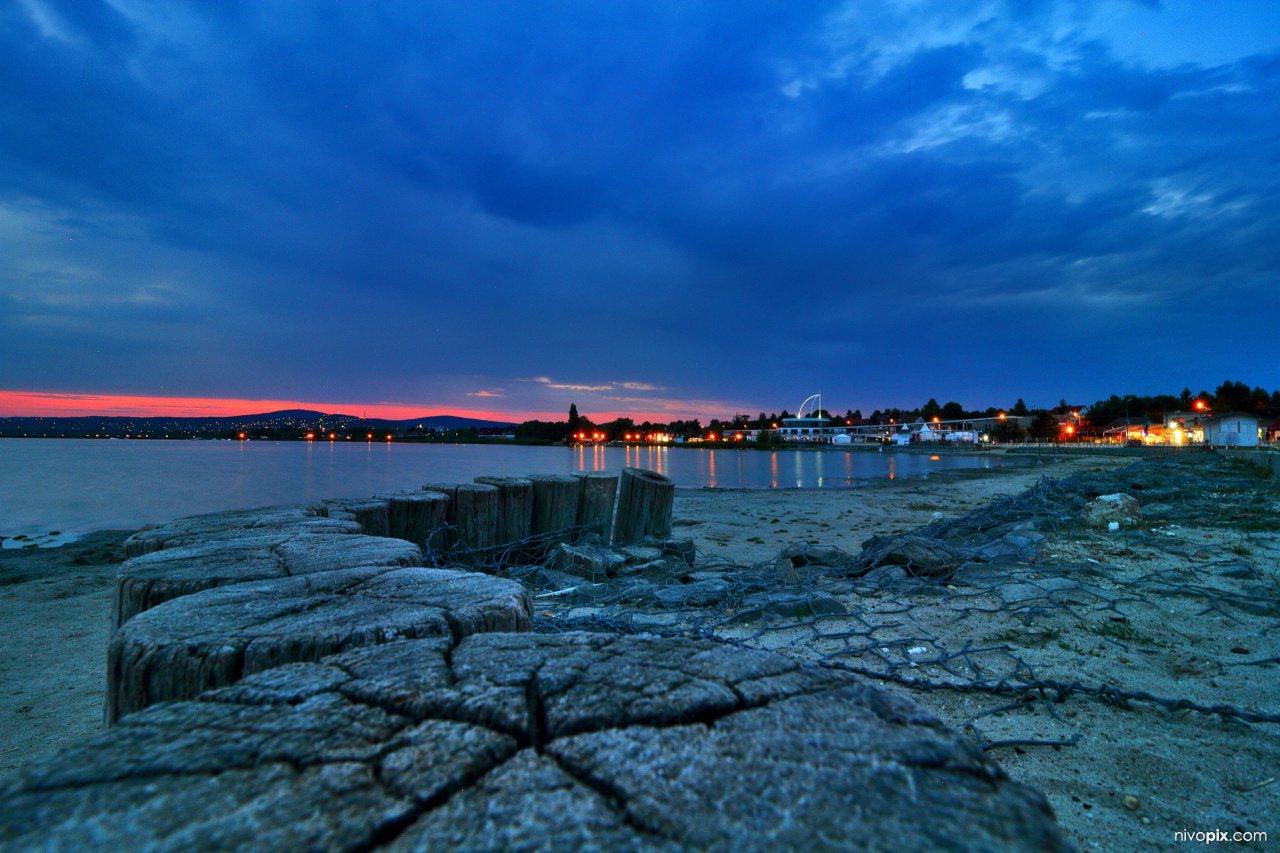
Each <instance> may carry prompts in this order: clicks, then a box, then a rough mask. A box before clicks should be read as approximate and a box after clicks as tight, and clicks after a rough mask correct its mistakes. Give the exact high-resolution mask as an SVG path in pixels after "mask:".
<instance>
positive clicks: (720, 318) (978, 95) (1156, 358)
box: [0, 0, 1280, 417]
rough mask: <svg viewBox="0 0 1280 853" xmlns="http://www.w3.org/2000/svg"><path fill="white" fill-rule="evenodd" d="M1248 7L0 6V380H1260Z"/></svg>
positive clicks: (220, 393) (785, 391)
mask: <svg viewBox="0 0 1280 853" xmlns="http://www.w3.org/2000/svg"><path fill="white" fill-rule="evenodd" d="M1277 128H1280V11H1278V10H1277V8H1276V6H1275V4H1273V3H1267V2H1237V3H1222V4H1213V7H1212V8H1207V7H1204V5H1203V4H1199V3H1194V2H1173V0H1169V1H1168V2H1164V3H1154V2H1152V3H1137V2H1123V1H1122V0H1116V2H1086V1H1085V0H1076V2H1043V3H1027V2H1020V1H1019V0H1004V2H997V0H985V1H984V2H978V0H974V1H973V2H970V1H969V0H939V2H916V0H896V2H884V3H866V2H849V3H844V4H841V3H787V4H778V3H772V2H770V3H763V2H761V3H714V4H686V3H677V4H650V3H621V2H620V3H607V4H599V3H514V2H468V3H429V4H424V3H403V4H397V3H380V4H372V5H370V4H342V3H323V4H320V3H309V4H304V3H284V2H281V3H270V2H253V3H231V2H225V3H222V2H220V3H211V4H159V3H148V2H138V0H111V2H102V3H99V2H92V0H67V2H52V0H21V2H18V3H16V4H8V5H7V6H5V7H3V9H2V10H0V389H8V390H23V391H40V392H64V393H81V394H114V395H139V396H172V397H182V398H197V397H211V398H212V397H216V398H228V397H235V398H255V399H281V400H309V401H319V402H332V403H334V404H360V403H376V402H393V403H398V404H403V405H405V406H409V407H413V408H415V409H420V410H421V411H423V412H428V413H429V412H432V411H444V410H447V409H466V410H470V411H488V412H493V413H497V414H508V415H512V416H517V417H518V416H521V415H525V414H529V413H537V412H560V411H562V410H567V408H568V403H569V402H570V401H575V402H576V403H577V404H578V406H579V408H580V409H581V410H582V411H583V412H584V413H589V412H601V413H606V412H636V413H642V414H650V413H670V414H671V416H677V415H679V416H682V417H683V416H688V415H701V416H707V415H723V414H729V413H732V411H734V410H740V411H746V412H751V413H754V412H755V411H758V410H759V409H762V408H763V409H767V410H777V409H781V408H782V407H784V406H790V407H794V406H795V405H796V404H797V403H798V402H799V401H800V400H801V399H803V398H804V397H806V396H808V394H809V393H812V392H814V391H818V390H821V391H822V392H823V395H824V400H826V401H830V404H831V405H832V406H837V407H839V408H840V409H843V408H845V407H846V406H848V407H853V408H857V407H861V408H863V409H866V410H868V411H869V410H870V409H871V408H876V407H884V406H890V405H908V406H914V405H918V404H920V403H921V402H923V400H924V399H926V398H928V397H937V398H939V399H958V400H961V401H962V402H963V403H965V404H966V405H972V406H977V405H983V406H986V405H1007V404H1008V403H1011V402H1012V400H1013V399H1014V398H1016V397H1019V396H1021V397H1025V398H1026V399H1027V401H1028V402H1029V403H1032V404H1033V405H1034V404H1054V403H1056V402H1057V400H1058V398H1059V397H1068V398H1071V399H1072V400H1073V401H1088V400H1092V399H1095V398H1097V397H1098V396H1103V395H1107V394H1111V393H1125V392H1130V391H1132V392H1156V391H1168V390H1173V391H1175V392H1176V391H1177V390H1180V389H1181V388H1182V387H1183V386H1188V385H1189V386H1192V388H1193V389H1195V388H1199V387H1212V386H1214V385H1216V384H1217V383H1218V382H1220V381H1221V380H1222V379H1223V378H1226V377H1232V378H1240V379H1243V380H1244V381H1246V382H1249V383H1250V384H1261V385H1265V386H1267V387H1274V386H1276V385H1278V384H1280V373H1278V371H1280V366H1278V365H1280V204H1278V202H1280V133H1278V132H1277Z"/></svg>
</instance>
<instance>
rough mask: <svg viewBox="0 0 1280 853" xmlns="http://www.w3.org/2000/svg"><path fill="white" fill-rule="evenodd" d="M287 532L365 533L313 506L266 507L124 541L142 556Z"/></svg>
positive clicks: (147, 530)
mask: <svg viewBox="0 0 1280 853" xmlns="http://www.w3.org/2000/svg"><path fill="white" fill-rule="evenodd" d="M284 532H288V533H319V534H339V535H341V534H354V533H362V532H364V531H362V529H361V527H360V525H359V523H357V522H356V521H354V520H350V519H337V518H327V517H325V516H323V515H321V514H320V513H319V511H318V510H317V508H316V507H314V506H310V505H304V506H265V507H255V508H253V509H238V510H232V511H229V512H211V513H206V514H204V515H192V516H187V517H186V518H175V519H174V520H173V521H169V522H166V523H164V524H160V525H156V526H154V527H144V528H143V529H142V530H139V531H138V532H137V533H135V534H133V535H132V536H130V537H129V538H128V539H126V540H125V543H124V551H125V556H126V557H141V556H142V555H143V554H150V553H153V552H155V551H161V550H163V549H165V548H177V547H179V546H182V545H198V544H202V543H209V542H215V541H219V540H225V539H236V538H239V537H242V536H245V535H246V534H253V533H284Z"/></svg>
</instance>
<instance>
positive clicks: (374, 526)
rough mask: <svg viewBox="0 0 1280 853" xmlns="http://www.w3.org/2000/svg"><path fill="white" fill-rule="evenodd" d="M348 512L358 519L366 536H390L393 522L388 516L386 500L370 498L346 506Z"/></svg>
mask: <svg viewBox="0 0 1280 853" xmlns="http://www.w3.org/2000/svg"><path fill="white" fill-rule="evenodd" d="M344 506H345V507H346V509H347V511H348V512H350V513H351V514H352V515H354V516H355V517H356V521H357V522H359V524H360V529H361V530H362V531H364V533H365V535H366V536H389V535H390V533H391V529H390V528H391V520H390V518H389V517H388V514H387V499H386V498H381V499H379V498H370V499H369V500H363V501H353V502H352V503H349V504H344Z"/></svg>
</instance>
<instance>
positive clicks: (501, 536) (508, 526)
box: [476, 477, 533, 545]
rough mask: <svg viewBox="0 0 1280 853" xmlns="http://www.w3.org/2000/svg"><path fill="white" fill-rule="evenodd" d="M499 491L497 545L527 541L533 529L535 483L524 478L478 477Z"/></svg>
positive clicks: (478, 481)
mask: <svg viewBox="0 0 1280 853" xmlns="http://www.w3.org/2000/svg"><path fill="white" fill-rule="evenodd" d="M476 482H477V483H481V484H483V485H486V486H493V487H495V488H496V489H497V490H498V529H497V533H496V537H495V538H496V544H498V545H506V544H507V543H508V542H518V541H520V540H521V539H527V538H528V536H529V532H530V531H531V530H532V529H533V481H532V480H528V479H526V478H524V477H476Z"/></svg>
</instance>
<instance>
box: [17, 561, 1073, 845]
mask: <svg viewBox="0 0 1280 853" xmlns="http://www.w3.org/2000/svg"><path fill="white" fill-rule="evenodd" d="M403 571H406V572H412V571H417V572H421V571H426V570H421V569H417V570H403ZM335 574H338V573H335ZM342 574H349V575H353V574H358V573H342ZM316 577H317V576H310V577H308V578H302V579H290V581H291V582H294V581H305V582H311V583H313V582H314V581H315V579H316ZM378 577H384V576H381V575H380V576H378ZM487 579H488V580H495V579H492V578H487ZM348 581H349V582H350V583H352V584H356V585H358V584H360V583H367V582H368V581H367V579H360V578H357V577H354V576H353V577H351V578H349V579H348ZM247 586H251V585H248V584H246V585H239V586H237V587H230V588H227V590H226V591H242V590H243V589H244V588H245V587H247ZM214 592H221V591H217V590H215V591H214ZM200 595H206V593H198V594H197V596H192V597H190V598H188V599H185V600H187V601H189V600H190V599H191V598H195V597H198V596H200ZM244 603H245V602H244V601H241V604H244ZM167 606H169V605H167V604H166V605H161V607H159V608H156V609H155V610H153V611H149V612H148V613H147V614H143V615H142V616H139V617H138V618H137V619H136V620H134V622H133V623H130V624H131V625H132V624H135V623H137V622H141V621H142V620H145V619H147V618H148V617H149V616H150V614H152V613H156V612H159V611H160V610H162V609H163V608H164V607H167ZM127 628H128V626H126V630H127ZM193 628H194V626H193ZM191 633H192V634H193V635H195V636H198V635H199V631H198V630H192V631H191ZM267 845H269V846H270V849H273V850H282V851H290V850H311V849H354V850H363V851H372V850H385V851H410V850H433V851H435V850H486V849H521V850H556V851H564V850H567V851H575V850H583V851H585V850H600V849H609V850H615V849H616V850H637V851H640V850H644V851H651V850H662V851H671V850H726V851H728V850H744V849H768V850H780V851H785V850H822V849H867V850H874V849H910V850H918V851H934V850H937V851H941V850H948V851H951V850H961V851H963V850H972V851H987V850H993V849H999V850H1008V851H1058V850H1065V849H1067V847H1066V846H1065V843H1064V842H1063V841H1062V839H1061V836H1060V834H1059V831H1058V829H1057V826H1056V824H1055V822H1054V819H1053V815H1052V812H1051V811H1050V810H1049V808H1048V806H1047V804H1046V802H1045V800H1044V798H1043V797H1042V796H1041V795H1040V794H1039V793H1037V792H1035V791H1034V790H1032V789H1030V788H1026V787H1025V786H1022V785H1019V784H1018V783H1016V782H1013V781H1011V780H1009V779H1008V778H1007V777H1006V776H1005V774H1004V773H1003V772H1002V771H1001V770H1000V768H999V767H998V766H997V765H996V764H995V763H994V762H992V761H991V760H990V759H988V758H987V757H986V756H985V755H984V754H983V753H982V752H981V751H979V750H977V749H976V748H975V747H974V746H973V745H972V744H971V743H970V742H969V741H967V740H965V739H963V738H961V737H960V736H958V735H956V734H955V733H954V732H951V731H950V730H948V729H947V728H945V727H944V726H943V725H942V724H941V723H940V722H939V721H938V720H937V719H935V718H933V717H932V716H930V715H928V714H926V713H924V712H922V711H921V710H920V709H919V708H918V707H917V706H916V705H915V704H914V703H912V702H911V701H909V700H908V699H905V698H902V697H899V696H896V695H894V694H891V693H888V692H886V691H884V690H881V689H879V688H876V687H872V686H868V685H866V684H863V683H862V682H860V681H858V680H856V679H855V678H854V677H853V676H850V675H848V674H845V673H841V672H838V671H835V670H831V669H826V668H822V667H819V666H815V665H812V664H805V663H802V662H798V661H796V660H794V659H790V658H786V657H782V656H779V655H775V654H772V653H769V652H762V651H749V650H745V649H738V648H732V647H728V646H724V645H722V644H715V643H710V642H705V641H694V640H681V639H670V638H668V639H660V638H656V637H636V636H617V635H609V634H587V633H575V634H563V635H532V634H499V633H487V634H475V635H471V636H467V637H464V638H461V639H460V640H459V639H457V638H454V637H452V636H447V635H440V636H436V637H433V638H428V639H420V640H402V641H398V642H393V643H388V644H385V645H378V646H369V647H364V648H357V649H352V650H350V651H346V652H342V653H340V654H337V655H333V656H330V657H328V658H325V659H324V660H322V661H319V662H315V663H301V662H300V663H290V664H287V665H284V666H280V667H277V668H273V669H268V670H265V671H263V672H259V673H257V674H253V675H247V676H246V677H244V678H243V679H241V680H240V681H239V682H237V683H236V684H234V685H232V686H229V687H225V688H222V689H219V690H215V691H211V692H208V693H206V694H204V695H203V696H201V697H200V698H199V699H198V700H197V701H187V702H177V703H166V704H158V705H153V706H151V707H149V708H146V709H145V710H142V711H140V712H138V713H135V714H132V715H130V716H127V717H125V718H124V719H122V720H121V721H120V723H119V724H118V725H116V726H115V727H113V728H111V729H109V730H107V731H106V732H104V733H102V734H100V735H98V736H97V737H95V738H92V739H90V740H89V741H86V742H84V743H82V744H80V745H78V746H76V747H73V748H71V749H69V750H66V751H64V752H63V753H61V754H60V755H58V756H55V757H54V758H51V759H48V760H45V761H43V762H38V763H35V764H32V765H28V766H27V767H25V768H24V769H23V770H22V771H21V772H20V774H19V775H18V776H17V777H16V778H15V779H14V780H13V781H12V782H11V783H10V784H9V785H8V786H7V787H6V788H4V789H2V790H0V851H10V850H25V849H31V848H33V847H38V848H40V849H47V850H82V849H88V848H91V847H92V848H97V849H115V850H131V849H149V850H213V849H218V850H225V849H230V850H237V849H245V850H247V849H265V847H266V846H267ZM877 845H879V847H877Z"/></svg>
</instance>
